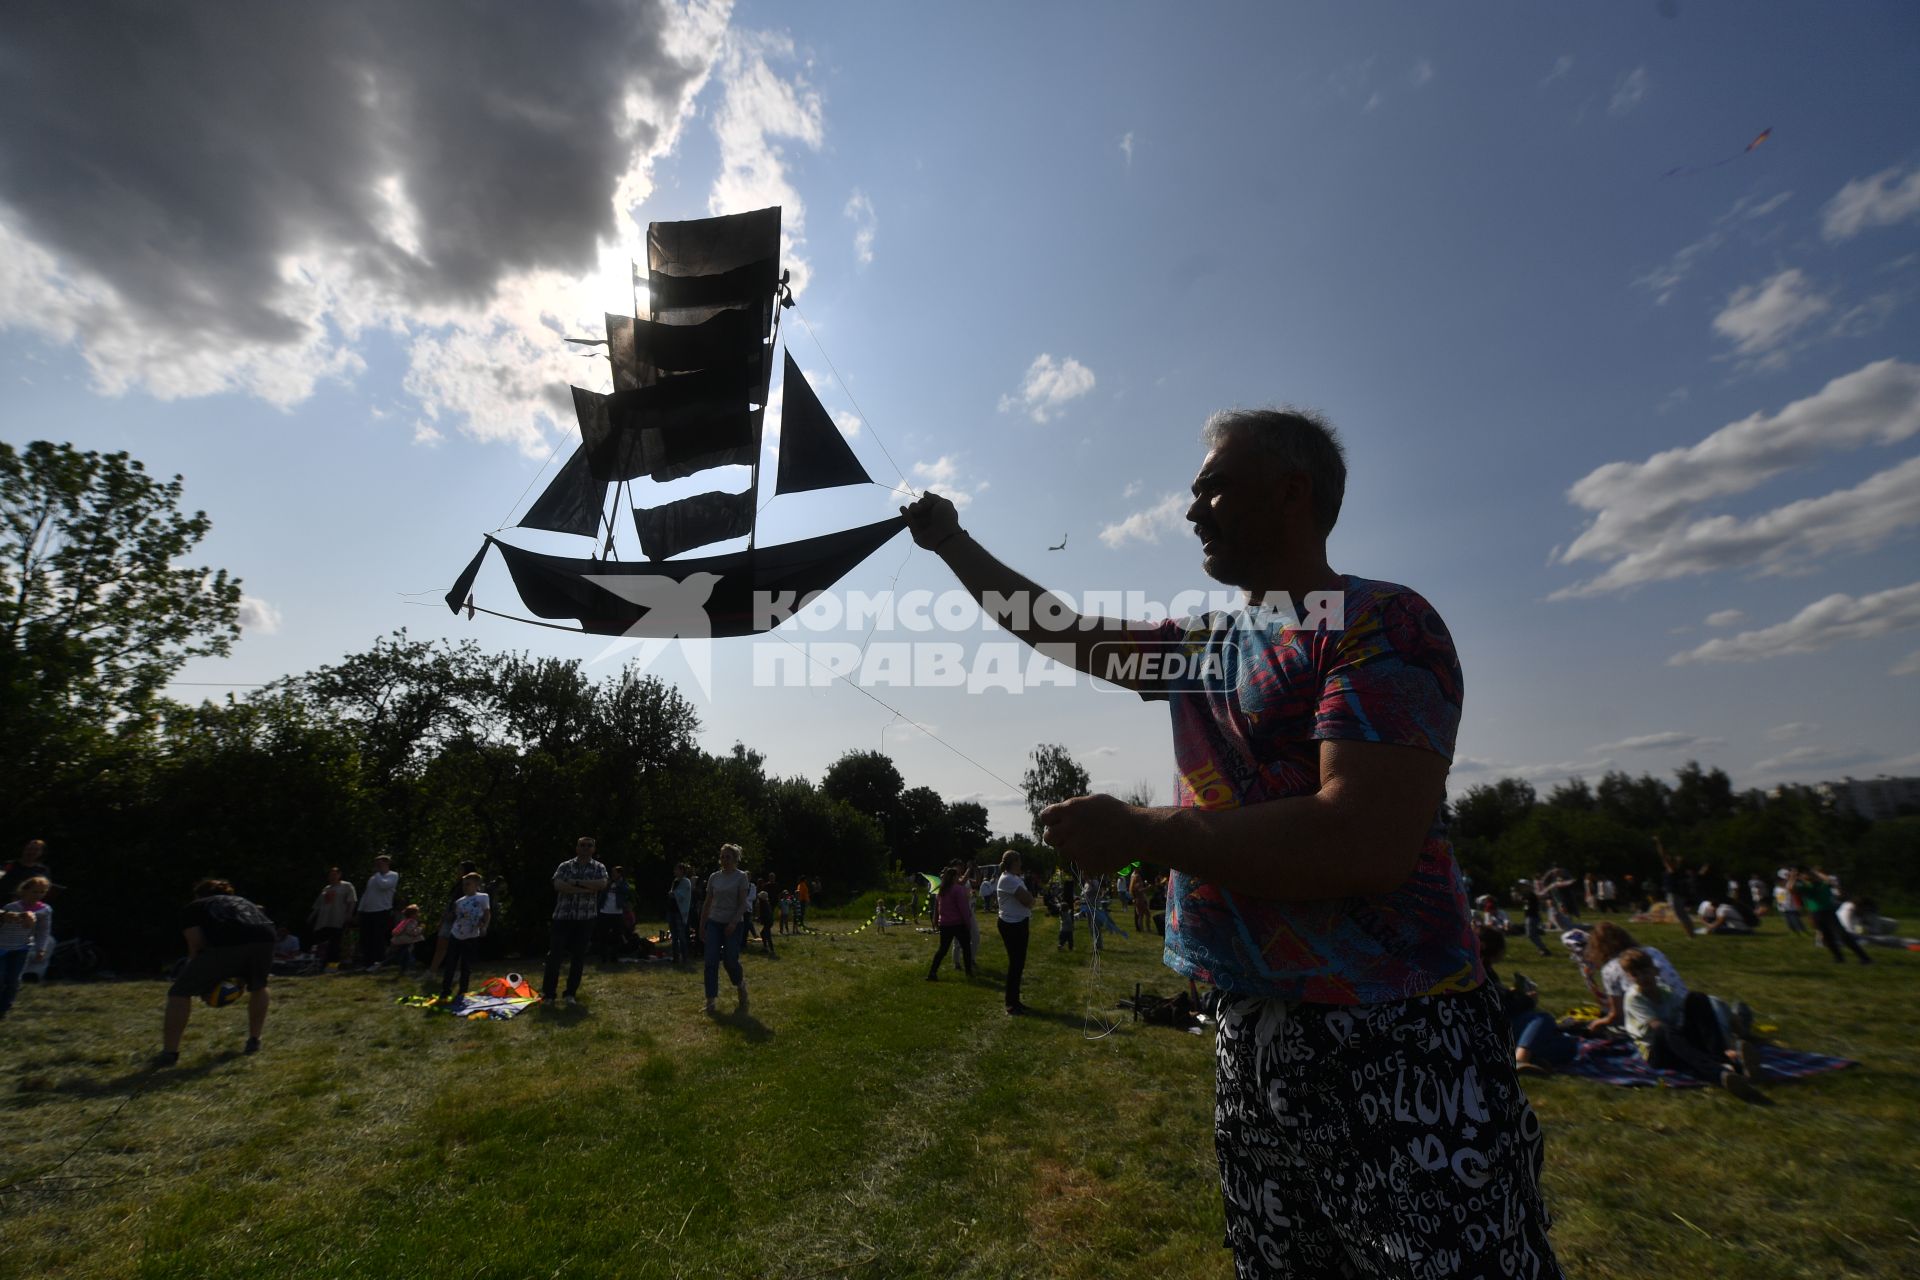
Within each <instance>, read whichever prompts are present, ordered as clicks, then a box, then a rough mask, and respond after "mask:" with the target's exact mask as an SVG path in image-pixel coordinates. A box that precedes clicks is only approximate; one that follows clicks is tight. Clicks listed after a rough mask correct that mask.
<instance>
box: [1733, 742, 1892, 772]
mask: <svg viewBox="0 0 1920 1280" xmlns="http://www.w3.org/2000/svg"><path fill="white" fill-rule="evenodd" d="M1872 758H1873V754H1872V753H1871V752H1868V751H1857V750H1853V749H1851V748H1845V747H1795V748H1794V749H1793V750H1791V751H1784V752H1782V753H1780V754H1779V755H1777V756H1772V757H1769V758H1768V759H1765V760H1756V761H1754V763H1753V768H1752V769H1751V770H1750V772H1752V773H1755V774H1778V773H1792V772H1797V771H1799V770H1803V769H1810V768H1820V767H1837V766H1839V765H1847V764H1858V763H1860V762H1861V761H1862V760H1871V759H1872Z"/></svg>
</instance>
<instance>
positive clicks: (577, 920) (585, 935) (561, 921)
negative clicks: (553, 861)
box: [540, 836, 607, 1004]
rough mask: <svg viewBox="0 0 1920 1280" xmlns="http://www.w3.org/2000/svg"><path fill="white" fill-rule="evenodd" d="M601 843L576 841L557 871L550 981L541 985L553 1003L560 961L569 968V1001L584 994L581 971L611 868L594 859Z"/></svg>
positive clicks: (583, 838)
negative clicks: (571, 853) (582, 992)
mask: <svg viewBox="0 0 1920 1280" xmlns="http://www.w3.org/2000/svg"><path fill="white" fill-rule="evenodd" d="M598 848H599V842H598V841H596V840H595V839H594V838H593V837H592V836H581V837H580V838H579V839H578V840H576V841H575V842H574V845H573V857H572V858H571V859H569V860H568V861H566V862H563V863H561V864H560V865H559V866H557V867H555V868H554V869H553V891H554V893H555V894H556V895H557V896H556V897H555V899H554V903H553V933H552V937H551V938H550V940H549V942H548V944H547V980H546V981H545V982H543V983H541V984H540V998H541V999H542V1000H544V1001H546V1002H547V1003H548V1004H552V1003H553V987H554V983H555V982H557V981H558V980H559V978H560V960H561V957H562V956H563V955H564V956H565V957H566V958H567V959H568V961H569V962H570V963H569V966H568V969H567V991H566V996H567V999H569V1000H572V999H575V998H577V997H578V996H579V994H580V970H581V969H582V968H583V967H584V966H585V965H586V963H587V949H588V948H589V947H591V946H592V945H593V930H594V923H595V917H597V916H598V915H599V914H600V891H601V890H602V889H605V888H606V887H607V869H606V867H604V866H602V865H601V864H600V863H599V862H598V861H597V860H595V858H594V856H593V855H594V851H595V850H596V849H598Z"/></svg>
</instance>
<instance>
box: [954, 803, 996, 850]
mask: <svg viewBox="0 0 1920 1280" xmlns="http://www.w3.org/2000/svg"><path fill="white" fill-rule="evenodd" d="M947 825H948V826H949V827H951V828H952V829H953V838H954V841H955V843H957V844H958V845H959V849H960V856H961V857H962V858H964V859H968V860H971V859H972V858H973V857H974V855H975V854H977V853H979V852H980V850H982V849H984V848H986V846H987V842H988V841H989V840H991V839H993V829H992V827H991V826H990V825H989V822H988V818H987V806H985V805H983V804H979V803H977V802H976V801H972V800H955V801H954V802H953V803H952V804H950V805H948V806H947Z"/></svg>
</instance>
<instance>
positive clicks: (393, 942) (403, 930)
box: [387, 903, 427, 973]
mask: <svg viewBox="0 0 1920 1280" xmlns="http://www.w3.org/2000/svg"><path fill="white" fill-rule="evenodd" d="M426 936H427V930H426V926H425V925H423V924H422V923H421V922H420V907H419V904H417V903H409V904H407V909H406V910H405V911H402V912H401V913H400V923H399V924H396V925H395V926H393V932H392V934H391V935H389V937H388V940H387V963H388V964H397V965H399V966H400V972H401V973H412V972H413V949H414V948H415V947H417V946H419V945H420V944H421V943H422V942H423V941H425V940H426Z"/></svg>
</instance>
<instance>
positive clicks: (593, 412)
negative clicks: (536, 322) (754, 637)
mask: <svg viewBox="0 0 1920 1280" xmlns="http://www.w3.org/2000/svg"><path fill="white" fill-rule="evenodd" d="M779 253H780V210H779V209H778V208H773V209H761V210H758V211H756V212H753V213H742V214H735V215H732V216H729V217H723V218H701V219H697V220H694V221H689V222H655V223H652V224H650V225H649V226H648V228H647V277H646V284H647V297H648V313H649V314H648V315H647V317H646V318H645V319H639V318H636V317H633V316H619V315H609V316H608V317H607V336H606V338H605V340H604V343H603V342H602V341H601V340H599V339H594V340H593V341H592V345H595V346H600V345H604V346H605V347H606V356H607V358H608V360H609V362H610V363H611V364H612V366H613V391H612V393H611V394H609V395H602V394H600V393H597V392H593V391H586V390H583V389H581V388H580V387H574V388H573V406H574V412H575V414H576V416H577V417H578V418H579V422H580V445H579V448H577V449H576V450H575V451H574V452H573V455H572V456H571V457H570V458H569V459H568V460H567V463H566V465H565V466H564V467H562V468H561V470H560V473H559V475H558V476H556V477H555V478H554V480H553V482H552V483H551V484H549V485H548V486H547V488H546V490H545V492H543V493H542V494H541V495H540V497H539V498H538V499H536V500H535V501H534V503H533V505H532V506H530V507H529V508H528V509H527V511H526V513H525V514H524V515H523V516H522V517H521V518H520V520H519V527H521V528H529V529H546V530H551V531H553V532H557V533H569V534H578V535H579V536H581V537H583V538H588V539H591V540H592V545H591V548H590V550H589V552H588V554H587V555H586V556H583V557H572V556H559V555H547V554H543V553H541V552H537V551H530V550H528V549H526V548H524V547H516V546H514V545H513V544H512V543H510V542H506V541H503V540H501V539H500V538H497V537H494V536H493V535H491V534H489V535H488V536H487V539H486V541H485V542H484V543H483V544H482V545H481V547H480V550H479V552H478V554H476V555H475V556H474V557H473V560H472V561H471V562H470V563H468V565H467V567H466V569H465V571H463V572H462V573H461V575H460V578H459V580H458V581H457V582H455V583H454V585H453V590H451V591H449V592H448V593H447V607H448V608H450V609H452V610H453V611H454V612H456V613H458V612H460V611H461V610H463V609H464V610H466V611H467V615H468V616H469V617H471V616H473V613H474V612H475V611H476V610H478V611H480V612H486V613H498V611H497V610H492V609H481V608H480V606H478V605H477V604H476V603H475V602H474V598H473V589H474V580H475V578H476V577H477V576H478V574H479V572H480V565H481V562H482V561H484V560H485V559H486V556H487V552H488V550H489V549H493V550H498V551H499V553H500V556H501V558H502V559H503V560H504V561H505V562H506V566H507V571H508V573H510V574H511V575H512V577H513V583H514V587H515V589H516V590H517V591H518V592H519V594H520V600H521V603H522V604H524V605H525V606H526V609H527V610H528V612H530V613H532V614H533V615H534V617H535V619H572V620H573V621H574V623H576V624H577V626H578V628H579V629H580V630H582V631H585V632H589V633H591V634H595V635H631V636H643V637H669V638H670V637H674V636H687V635H689V634H690V632H691V633H693V634H702V633H704V634H706V635H711V636H715V637H724V636H743V635H751V634H754V633H755V632H759V631H765V630H769V629H771V627H772V626H774V625H775V624H776V623H777V621H778V620H779V618H780V617H782V616H784V612H783V611H782V610H780V609H778V608H769V607H768V602H788V603H787V605H786V611H790V610H791V608H792V603H791V602H795V601H797V602H799V603H801V604H804V602H805V601H806V600H807V599H808V597H810V596H811V595H813V594H814V593H816V592H819V591H822V590H825V589H826V588H828V587H830V586H832V585H833V584H834V583H835V582H837V581H839V579H840V578H841V577H842V576H843V575H844V574H846V573H847V572H848V571H849V570H851V569H852V568H853V567H854V566H855V565H857V564H859V563H860V562H861V561H862V560H864V559H866V558H867V557H868V556H869V555H871V554H872V553H873V552H874V551H876V550H878V549H879V548H880V546H881V545H882V544H883V543H885V542H886V541H887V540H888V539H889V538H891V537H893V536H894V534H896V533H898V532H899V531H900V530H901V529H902V528H904V527H905V522H904V521H903V520H901V519H900V517H898V516H895V517H892V518H890V519H886V520H881V521H879V522H878V523H875V524H869V525H863V526H861V527H859V528H853V529H845V530H841V531H838V532H834V533H828V534H823V535H821V536H819V537H814V538H805V539H802V540H800V541H798V542H789V543H783V544H779V545H776V546H760V545H757V543H756V539H755V536H754V535H755V525H756V522H757V517H758V514H759V510H760V507H761V503H760V482H761V477H760V470H761V468H760V439H761V427H762V425H763V419H764V415H765V413H766V405H767V391H768V384H769V381H770V379H771V376H772V372H773V355H774V350H775V348H776V346H777V345H778V343H777V341H776V339H777V335H778V328H779V326H778V318H779V312H780V310H781V307H782V305H783V304H784V305H786V306H791V305H792V299H791V295H790V294H789V292H788V291H787V285H786V281H787V277H786V274H785V273H784V272H782V271H781V269H780V265H779V262H780V258H779ZM637 274H638V273H637V271H636V275H637ZM575 341H578V340H577V339H576V340H575ZM737 465H745V466H748V467H750V468H752V471H751V479H750V481H749V483H748V486H747V488H746V489H745V490H744V491H743V492H739V493H727V492H723V491H718V490H715V491H712V492H708V493H700V494H695V495H694V496H693V497H690V498H683V499H680V500H679V501H675V502H666V503H662V504H660V505H658V506H652V507H642V506H638V505H635V506H633V507H632V512H633V521H634V527H635V530H636V532H637V533H638V535H639V538H640V547H641V551H642V553H643V554H644V555H645V556H646V557H647V558H646V559H645V560H644V561H622V560H619V559H616V558H615V546H614V527H615V525H614V522H615V521H616V520H622V519H624V518H625V512H624V510H623V508H625V507H626V506H627V505H628V503H627V501H625V500H623V497H622V495H623V494H626V493H629V492H631V489H630V485H631V482H632V481H635V480H639V479H642V478H646V479H650V480H654V481H667V480H676V479H680V478H682V477H685V476H690V475H694V474H697V473H699V472H702V471H707V470H710V469H712V468H715V467H724V466H737ZM871 483H873V481H872V478H871V477H869V476H868V475H867V472H866V469H865V468H864V467H862V466H861V465H860V462H859V460H858V459H857V458H855V457H854V455H853V451H852V450H851V449H849V448H848V447H847V443H846V441H845V440H844V439H843V438H842V437H841V435H840V430H839V428H838V427H836V426H835V425H834V422H833V419H832V418H831V417H829V416H828V415H827V412H826V410H825V409H824V408H822V407H821V404H820V400H819V398H818V397H817V396H816V395H815V394H814V393H813V389H812V388H811V387H809V386H808V385H807V382H806V379H805V378H803V377H802V376H801V374H800V370H799V367H798V366H796V365H795V364H794V362H793V357H792V356H791V355H787V356H785V359H784V369H783V390H782V395H781V423H780V455H779V465H778V469H777V470H776V473H775V476H774V484H773V492H774V494H775V495H778V494H783V493H798V492H802V491H805V490H811V489H828V488H838V487H842V486H848V485H864V484H871ZM610 498H611V503H610V502H609V499H610ZM742 536H744V537H746V539H747V545H746V548H745V549H744V550H740V551H733V552H728V553H725V554H719V555H707V556H695V557H692V558H689V559H673V558H672V557H674V556H678V555H679V554H680V553H681V552H684V551H691V550H695V549H697V548H700V547H704V546H708V545H710V544H712V543H716V542H723V541H726V540H728V539H732V538H739V537H742ZM689 602H691V604H692V605H693V606H694V607H695V608H697V609H699V610H701V611H703V613H704V618H703V619H702V622H701V624H700V625H699V626H698V627H697V628H690V626H689V619H688V617H687V606H688V604H689ZM756 604H758V605H759V607H756ZM499 616H503V617H504V616H510V615H506V614H500V615H499ZM532 620H533V619H527V621H532ZM544 625H547V626H562V624H561V623H558V622H547V623H545V624H544ZM563 629H566V630H572V629H573V628H571V627H563Z"/></svg>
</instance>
